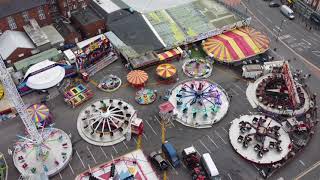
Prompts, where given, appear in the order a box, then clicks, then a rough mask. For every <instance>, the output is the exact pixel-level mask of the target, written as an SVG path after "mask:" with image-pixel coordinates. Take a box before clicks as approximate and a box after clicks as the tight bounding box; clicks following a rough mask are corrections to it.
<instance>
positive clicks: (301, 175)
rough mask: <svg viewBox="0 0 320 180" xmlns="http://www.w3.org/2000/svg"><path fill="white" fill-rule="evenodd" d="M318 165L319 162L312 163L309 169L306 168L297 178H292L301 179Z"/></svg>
mask: <svg viewBox="0 0 320 180" xmlns="http://www.w3.org/2000/svg"><path fill="white" fill-rule="evenodd" d="M319 165H320V161H318V162H316V163H314V164H313V165H312V166H311V167H310V168H308V169H307V170H306V171H304V172H302V173H300V174H299V175H298V176H297V177H295V178H294V180H298V179H301V178H302V177H303V176H305V175H306V174H308V173H309V172H310V171H312V170H314V169H315V168H317V167H318V166H319Z"/></svg>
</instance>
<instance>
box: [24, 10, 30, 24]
mask: <svg viewBox="0 0 320 180" xmlns="http://www.w3.org/2000/svg"><path fill="white" fill-rule="evenodd" d="M22 17H23V20H24V22H26V23H27V22H29V15H28V12H27V11H24V12H23V13H22Z"/></svg>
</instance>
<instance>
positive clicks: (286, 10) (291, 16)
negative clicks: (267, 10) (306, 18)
mask: <svg viewBox="0 0 320 180" xmlns="http://www.w3.org/2000/svg"><path fill="white" fill-rule="evenodd" d="M280 11H281V13H282V14H283V15H285V16H286V17H287V18H289V19H291V20H292V19H294V13H293V11H292V10H291V9H290V8H289V7H288V6H287V5H282V6H281V8H280Z"/></svg>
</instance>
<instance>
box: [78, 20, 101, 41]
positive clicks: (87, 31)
mask: <svg viewBox="0 0 320 180" xmlns="http://www.w3.org/2000/svg"><path fill="white" fill-rule="evenodd" d="M72 22H73V23H74V25H75V27H76V29H80V31H81V34H82V36H83V37H86V38H90V37H93V36H96V35H98V34H101V33H103V32H105V31H106V23H105V21H104V20H103V19H100V20H98V21H96V22H94V23H90V24H86V25H81V24H80V23H79V22H78V21H76V20H75V19H72ZM99 29H100V32H99Z"/></svg>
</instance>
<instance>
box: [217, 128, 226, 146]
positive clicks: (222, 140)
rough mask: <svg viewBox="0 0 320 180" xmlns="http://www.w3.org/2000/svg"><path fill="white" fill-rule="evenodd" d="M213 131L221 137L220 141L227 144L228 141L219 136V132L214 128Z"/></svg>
mask: <svg viewBox="0 0 320 180" xmlns="http://www.w3.org/2000/svg"><path fill="white" fill-rule="evenodd" d="M214 132H215V133H216V135H217V136H218V137H219V138H220V139H221V141H222V142H223V143H224V144H228V143H227V142H226V141H225V140H224V139H223V138H222V137H221V136H220V134H219V133H218V132H217V131H216V130H214Z"/></svg>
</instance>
